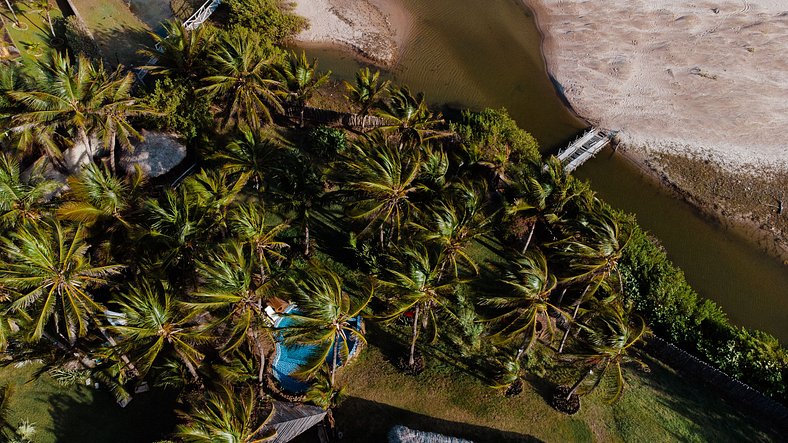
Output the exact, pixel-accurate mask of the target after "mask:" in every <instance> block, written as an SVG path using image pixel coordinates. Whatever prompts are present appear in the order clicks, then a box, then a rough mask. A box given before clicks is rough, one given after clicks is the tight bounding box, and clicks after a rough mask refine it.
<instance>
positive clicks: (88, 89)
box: [8, 52, 153, 170]
mask: <svg viewBox="0 0 788 443" xmlns="http://www.w3.org/2000/svg"><path fill="white" fill-rule="evenodd" d="M31 78H32V81H31V82H30V85H29V87H28V88H26V89H24V90H16V91H9V92H8V96H10V97H11V98H12V99H13V100H14V101H15V102H17V103H18V104H19V105H20V106H21V107H22V111H21V112H19V113H17V114H16V115H15V116H13V117H12V118H11V122H12V128H11V129H12V131H14V132H24V131H30V130H31V128H32V127H47V126H49V127H50V128H51V129H55V130H60V131H63V132H69V133H71V132H72V131H73V132H74V133H72V135H73V136H75V137H76V139H77V141H78V143H80V144H82V145H84V146H85V147H86V149H87V154H88V156H90V157H91V158H92V157H93V156H94V155H95V149H94V146H93V145H92V143H91V140H90V137H91V135H97V136H101V138H102V139H103V141H104V144H105V146H106V147H107V149H108V150H109V153H110V167H111V168H114V167H115V162H114V151H115V144H116V143H118V142H119V143H120V145H121V147H123V148H125V149H131V142H130V139H131V137H135V138H138V139H141V138H142V136H141V135H140V134H139V133H138V132H137V131H136V130H135V129H134V128H133V127H132V126H131V124H130V123H129V120H128V119H129V118H130V117H134V116H141V115H148V114H152V113H153V111H152V110H150V109H149V108H148V107H146V106H144V105H142V104H140V103H138V102H137V101H136V99H135V98H134V97H132V96H131V87H132V86H133V84H134V77H133V75H132V74H131V73H130V72H126V73H123V71H121V68H118V69H117V70H115V71H114V72H112V73H107V72H106V71H105V70H104V67H103V65H102V64H101V63H98V64H97V63H94V62H92V61H91V60H89V59H88V58H86V57H84V56H82V55H80V56H79V57H78V58H77V61H76V63H72V62H71V61H70V59H69V58H68V57H66V56H63V55H60V54H59V53H57V52H54V53H52V56H51V58H50V59H48V60H45V61H38V62H36V63H35V64H34V65H33V66H32V74H31ZM113 170H114V169H113Z"/></svg>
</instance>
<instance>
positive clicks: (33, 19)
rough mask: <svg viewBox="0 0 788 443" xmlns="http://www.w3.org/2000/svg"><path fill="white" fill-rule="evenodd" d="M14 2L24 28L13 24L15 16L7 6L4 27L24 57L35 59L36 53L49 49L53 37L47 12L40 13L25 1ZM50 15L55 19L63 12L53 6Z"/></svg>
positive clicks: (4, 14)
mask: <svg viewBox="0 0 788 443" xmlns="http://www.w3.org/2000/svg"><path fill="white" fill-rule="evenodd" d="M12 4H13V5H14V10H15V11H16V15H17V17H18V18H19V21H20V22H21V23H22V24H23V27H22V28H23V29H17V28H16V27H14V26H13V16H12V15H11V14H10V13H9V12H8V10H7V9H6V8H5V7H3V8H2V14H3V24H4V27H5V29H6V31H8V35H9V36H10V37H11V40H13V42H14V46H16V47H17V49H19V51H20V52H21V53H22V57H25V58H29V59H33V58H35V57H34V54H40V53H41V51H42V50H45V49H47V47H48V45H49V41H50V39H51V38H52V34H51V32H50V30H49V24H48V23H47V20H46V14H44V13H39V12H38V10H34V9H32V8H31V7H29V6H28V5H26V4H25V3H24V2H12ZM50 15H51V16H52V20H53V21H54V20H55V19H56V18H58V17H60V16H61V13H60V10H59V9H57V8H53V9H52V10H51V11H50ZM36 46H37V47H36Z"/></svg>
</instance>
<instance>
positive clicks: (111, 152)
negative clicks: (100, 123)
mask: <svg viewBox="0 0 788 443" xmlns="http://www.w3.org/2000/svg"><path fill="white" fill-rule="evenodd" d="M107 148H108V149H109V170H110V171H111V172H112V175H117V172H118V171H117V167H116V166H115V134H112V135H111V136H110V138H109V146H107Z"/></svg>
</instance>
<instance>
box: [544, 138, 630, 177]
mask: <svg viewBox="0 0 788 443" xmlns="http://www.w3.org/2000/svg"><path fill="white" fill-rule="evenodd" d="M614 135H616V133H615V132H613V131H607V130H602V129H599V128H591V129H589V130H588V131H586V132H585V134H583V135H581V136H580V137H578V138H577V139H576V140H575V141H573V142H572V143H570V144H569V146H567V147H566V148H564V149H562V150H560V151H558V159H559V160H561V163H562V164H563V165H564V169H565V170H566V172H572V171H574V170H575V169H577V168H578V167H579V166H580V165H582V164H583V163H585V162H586V161H588V159H590V158H592V157H594V156H595V155H597V154H598V153H599V151H601V150H602V149H603V148H604V147H605V146H607V145H608V144H610V141H611V140H612V139H613V136H614Z"/></svg>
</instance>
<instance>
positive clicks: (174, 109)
mask: <svg viewBox="0 0 788 443" xmlns="http://www.w3.org/2000/svg"><path fill="white" fill-rule="evenodd" d="M142 102H143V103H145V104H147V105H149V106H151V107H152V108H153V109H155V110H157V111H158V112H159V113H160V114H159V115H157V116H155V117H152V118H148V120H147V122H146V123H147V125H148V126H152V127H154V128H156V129H161V130H166V131H175V132H178V133H179V134H181V135H182V136H183V137H184V139H186V140H187V141H191V140H193V139H194V138H195V137H197V135H198V134H200V133H201V132H202V131H204V129H206V128H207V124H208V122H210V113H209V102H208V100H207V99H206V98H205V96H202V95H197V94H195V93H194V92H193V90H192V88H191V86H190V85H188V84H185V83H180V82H177V81H176V80H173V79H172V78H164V79H159V80H156V84H155V86H154V88H153V91H151V92H149V93H148V94H147V95H145V96H144V97H143V98H142Z"/></svg>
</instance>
